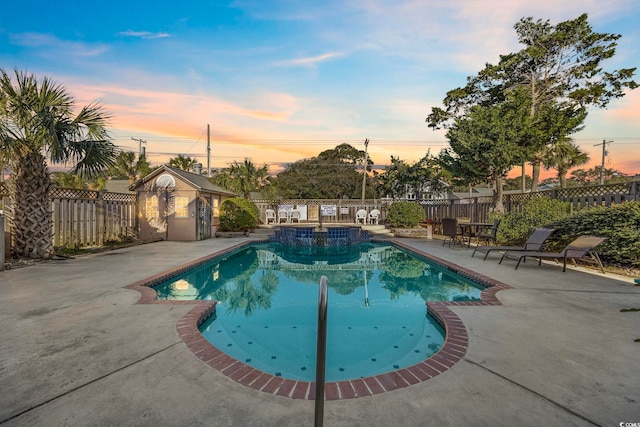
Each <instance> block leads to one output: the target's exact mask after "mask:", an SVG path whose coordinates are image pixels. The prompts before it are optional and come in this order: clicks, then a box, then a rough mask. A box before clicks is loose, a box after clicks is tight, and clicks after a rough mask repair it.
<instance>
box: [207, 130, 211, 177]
mask: <svg viewBox="0 0 640 427" xmlns="http://www.w3.org/2000/svg"><path fill="white" fill-rule="evenodd" d="M207 176H208V177H209V178H211V132H210V131H209V123H207Z"/></svg>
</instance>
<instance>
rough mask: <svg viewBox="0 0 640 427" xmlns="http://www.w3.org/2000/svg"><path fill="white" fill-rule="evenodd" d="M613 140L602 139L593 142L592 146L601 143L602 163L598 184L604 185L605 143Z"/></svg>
mask: <svg viewBox="0 0 640 427" xmlns="http://www.w3.org/2000/svg"><path fill="white" fill-rule="evenodd" d="M612 142H613V141H607V140H604V139H603V140H602V142H601V143H600V144H593V146H594V147H597V146H599V145H602V164H601V165H600V185H604V158H605V157H607V144H611V143H612Z"/></svg>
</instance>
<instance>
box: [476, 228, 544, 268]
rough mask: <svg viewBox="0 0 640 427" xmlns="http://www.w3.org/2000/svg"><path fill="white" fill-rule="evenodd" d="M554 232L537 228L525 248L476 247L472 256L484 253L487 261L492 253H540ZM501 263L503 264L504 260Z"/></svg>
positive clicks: (525, 243)
mask: <svg viewBox="0 0 640 427" xmlns="http://www.w3.org/2000/svg"><path fill="white" fill-rule="evenodd" d="M554 231H555V229H553V228H536V229H535V230H534V231H533V233H531V235H530V236H529V238H528V239H527V241H526V242H524V246H488V245H487V246H476V248H475V250H474V251H473V253H472V254H471V256H474V255H475V253H476V251H478V252H482V253H484V254H485V255H484V259H485V260H486V259H487V257H488V256H489V253H490V252H491V251H540V250H542V246H543V245H544V242H545V241H546V240H547V239H548V238H549V236H551V233H553V232H554ZM503 258H504V256H503ZM500 262H501V263H502V259H501V260H500Z"/></svg>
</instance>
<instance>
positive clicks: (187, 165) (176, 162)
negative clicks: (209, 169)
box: [169, 154, 198, 172]
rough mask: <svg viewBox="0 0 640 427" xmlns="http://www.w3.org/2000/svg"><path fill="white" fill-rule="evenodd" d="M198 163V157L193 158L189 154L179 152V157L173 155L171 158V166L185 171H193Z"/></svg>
mask: <svg viewBox="0 0 640 427" xmlns="http://www.w3.org/2000/svg"><path fill="white" fill-rule="evenodd" d="M196 163H198V159H192V158H191V157H189V156H183V155H182V154H178V157H172V158H170V159H169V166H172V167H174V168H178V169H182V170H183V171H187V172H189V171H191V170H192V169H193V168H194V167H195V165H196Z"/></svg>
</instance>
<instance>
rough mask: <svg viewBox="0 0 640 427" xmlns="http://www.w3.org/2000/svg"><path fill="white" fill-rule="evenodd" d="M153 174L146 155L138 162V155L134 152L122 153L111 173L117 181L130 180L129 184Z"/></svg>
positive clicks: (139, 158)
mask: <svg viewBox="0 0 640 427" xmlns="http://www.w3.org/2000/svg"><path fill="white" fill-rule="evenodd" d="M149 172H151V165H149V162H148V161H147V158H146V156H145V155H144V154H141V155H140V157H138V160H136V153H134V152H133V151H121V152H120V154H118V157H117V158H116V163H115V165H114V166H113V167H112V168H111V170H110V171H109V173H110V175H111V176H112V177H114V178H116V179H128V180H129V184H133V183H134V182H136V179H139V178H142V177H144V176H145V175H148V174H149Z"/></svg>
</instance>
